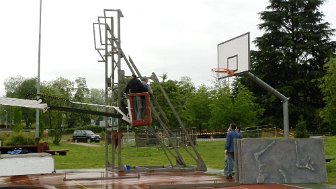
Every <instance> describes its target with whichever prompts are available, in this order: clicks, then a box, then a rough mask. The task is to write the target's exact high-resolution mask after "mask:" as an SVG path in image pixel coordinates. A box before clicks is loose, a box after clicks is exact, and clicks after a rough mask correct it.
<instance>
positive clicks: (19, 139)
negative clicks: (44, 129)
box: [4, 132, 35, 146]
mask: <svg viewBox="0 0 336 189" xmlns="http://www.w3.org/2000/svg"><path fill="white" fill-rule="evenodd" d="M34 144H35V138H34V135H33V134H32V133H23V132H18V133H16V132H13V133H11V134H10V135H9V136H8V137H7V138H6V139H5V141H4V146H22V145H34Z"/></svg>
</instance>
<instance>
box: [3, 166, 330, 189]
mask: <svg viewBox="0 0 336 189" xmlns="http://www.w3.org/2000/svg"><path fill="white" fill-rule="evenodd" d="M65 178H66V179H65ZM311 186H313V187H311ZM0 188H18V189H19V188H59V189H64V188H87V189H89V188H90V189H91V188H92V189H93V188H94V189H99V188H104V189H110V188H111V189H112V188H113V189H168V188H169V189H183V188H185V189H189V188H193V189H214V188H216V189H220V188H223V189H224V188H226V189H227V188H229V189H266V188H267V189H268V188H272V189H298V188H301V189H302V188H305V187H304V186H294V185H281V184H246V185H241V184H239V183H237V182H235V181H234V180H227V179H225V177H224V176H222V175H213V174H207V173H203V172H155V173H111V172H108V173H106V172H105V171H104V170H67V171H57V173H54V174H45V175H24V176H11V177H0ZM307 188H317V185H310V186H308V187H307ZM321 188H323V186H321ZM325 188H327V187H325Z"/></svg>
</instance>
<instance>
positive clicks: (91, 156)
mask: <svg viewBox="0 0 336 189" xmlns="http://www.w3.org/2000/svg"><path fill="white" fill-rule="evenodd" d="M92 144H97V146H96V147H91V146H81V145H77V144H71V143H68V142H65V141H62V143H61V145H59V146H55V145H52V144H50V148H51V149H54V150H56V149H69V150H70V151H69V152H68V154H67V155H66V156H54V157H55V163H56V169H86V168H104V167H105V162H104V161H105V151H104V149H105V146H104V144H103V143H92ZM196 147H197V149H198V152H199V153H200V155H201V156H202V158H203V160H204V161H205V163H206V165H207V167H208V168H213V169H223V166H224V151H223V149H224V142H223V141H212V142H198V144H197V146H196ZM122 150H123V151H122V162H123V164H125V165H131V166H146V165H165V166H169V165H170V164H169V161H168V160H167V158H166V157H165V155H164V153H163V151H162V150H161V149H159V148H158V147H141V148H136V147H135V146H134V145H127V144H125V145H124V146H123V149H122ZM181 153H182V154H183V153H185V151H184V150H182V151H181ZM325 154H326V156H330V157H334V158H336V137H335V136H334V137H328V138H327V140H326V143H325ZM183 157H186V159H185V161H186V162H187V164H191V165H194V164H195V163H194V162H193V161H191V160H190V158H187V157H189V156H183ZM173 163H174V164H175V162H173ZM327 172H328V183H329V184H336V160H333V161H331V162H329V163H327Z"/></svg>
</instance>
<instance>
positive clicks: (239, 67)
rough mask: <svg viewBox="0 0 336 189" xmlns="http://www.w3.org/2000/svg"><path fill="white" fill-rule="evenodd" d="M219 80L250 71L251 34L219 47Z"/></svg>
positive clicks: (216, 70)
mask: <svg viewBox="0 0 336 189" xmlns="http://www.w3.org/2000/svg"><path fill="white" fill-rule="evenodd" d="M217 55H218V67H217V68H216V69H214V71H215V72H217V77H218V79H222V78H226V77H230V76H233V75H239V74H240V73H243V72H247V71H249V70H250V33H249V32H248V33H245V34H242V35H240V36H238V37H235V38H232V39H230V40H227V41H225V42H223V43H220V44H218V45H217Z"/></svg>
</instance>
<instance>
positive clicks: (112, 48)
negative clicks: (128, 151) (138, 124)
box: [93, 9, 207, 171]
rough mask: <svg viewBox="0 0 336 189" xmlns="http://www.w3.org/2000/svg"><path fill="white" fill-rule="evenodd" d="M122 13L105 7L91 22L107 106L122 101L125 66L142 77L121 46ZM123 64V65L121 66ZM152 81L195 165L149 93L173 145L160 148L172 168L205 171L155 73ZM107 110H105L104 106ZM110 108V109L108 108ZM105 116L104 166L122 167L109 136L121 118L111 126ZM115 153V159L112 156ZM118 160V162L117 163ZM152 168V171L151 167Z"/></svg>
mask: <svg viewBox="0 0 336 189" xmlns="http://www.w3.org/2000/svg"><path fill="white" fill-rule="evenodd" d="M121 17H123V14H122V12H121V10H119V9H105V10H104V16H99V17H98V22H96V23H93V34H94V45H95V50H96V51H97V52H98V54H99V57H100V59H99V60H98V62H102V63H104V66H105V76H104V81H105V105H106V106H117V107H120V106H121V104H122V92H123V89H121V88H122V85H121V84H122V82H123V81H124V78H125V71H124V70H123V69H124V68H123V67H125V68H126V69H128V70H129V71H130V72H131V73H132V74H136V75H137V76H139V77H142V75H141V73H140V72H139V70H138V69H137V67H136V66H135V64H134V62H133V60H132V59H131V57H128V58H127V57H126V55H125V53H124V51H123V50H122V48H121V35H120V18H121ZM122 66H123V67H122ZM149 79H151V80H152V81H153V82H155V83H157V84H158V85H159V87H160V91H161V92H162V94H163V96H164V98H165V100H166V102H167V103H168V105H169V107H170V108H171V110H172V112H173V114H174V116H175V119H176V120H177V121H178V124H179V127H180V128H181V131H182V132H184V133H185V135H186V138H187V140H188V141H189V142H188V143H189V144H190V147H191V149H190V148H188V147H182V148H183V149H184V150H186V151H187V153H186V154H188V155H190V156H191V157H192V159H194V160H195V162H196V164H197V166H196V167H190V166H188V165H187V164H186V162H185V161H184V158H183V157H182V155H181V153H180V149H181V146H184V145H178V143H179V142H181V141H179V140H178V139H176V136H174V134H173V132H171V130H170V126H169V124H168V122H169V121H168V119H167V116H166V115H165V113H164V112H163V111H162V108H161V106H160V104H159V103H158V102H157V100H156V98H155V96H153V95H151V98H150V106H151V112H152V114H153V118H154V119H156V120H157V121H158V122H159V126H161V129H162V131H163V133H164V135H165V137H167V138H168V140H169V143H170V144H171V145H172V147H173V148H168V147H167V146H166V145H165V144H163V143H162V142H161V143H160V145H161V147H162V149H163V150H164V153H165V155H166V157H167V158H168V160H169V162H171V168H173V169H177V168H183V169H186V168H190V169H191V170H199V171H206V170H207V168H206V165H205V163H204V161H203V160H202V158H201V156H200V154H199V153H198V151H197V149H196V148H195V146H194V143H193V142H192V139H191V137H190V136H189V134H188V132H187V130H186V128H185V126H184V125H183V123H182V121H181V119H180V117H179V115H178V113H177V112H176V110H175V108H174V106H173V105H172V104H171V102H170V100H169V97H168V96H167V94H166V93H165V91H164V89H163V87H162V86H161V84H160V82H159V80H158V78H157V76H156V75H155V73H152V75H151V76H150V77H149ZM106 111H108V110H106ZM109 111H110V110H109ZM107 119H108V118H107V117H105V118H104V120H105V132H106V135H105V137H106V138H105V167H106V170H116V169H118V170H119V171H124V170H125V168H124V165H123V163H122V159H121V147H120V146H119V147H118V148H116V147H115V145H114V142H115V141H114V140H111V137H112V134H111V133H112V132H120V131H121V128H120V127H121V119H120V118H118V120H117V121H116V122H112V125H111V127H110V126H109V125H108V122H107ZM148 131H149V132H151V133H152V134H153V135H155V136H156V137H157V138H158V141H162V140H160V139H159V138H160V136H159V135H158V134H157V133H156V132H155V130H154V129H153V127H151V126H149V127H148ZM117 140H118V141H117V143H118V144H121V137H118V138H117ZM108 141H112V145H111V148H109V144H108ZM110 152H111V154H112V155H111V159H109V153H110ZM116 154H117V159H115V156H116ZM171 157H173V158H175V162H176V163H177V165H174V163H173V162H174V161H173V160H171ZM116 160H117V166H116V163H115V162H116ZM151 171H153V170H152V169H151Z"/></svg>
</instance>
